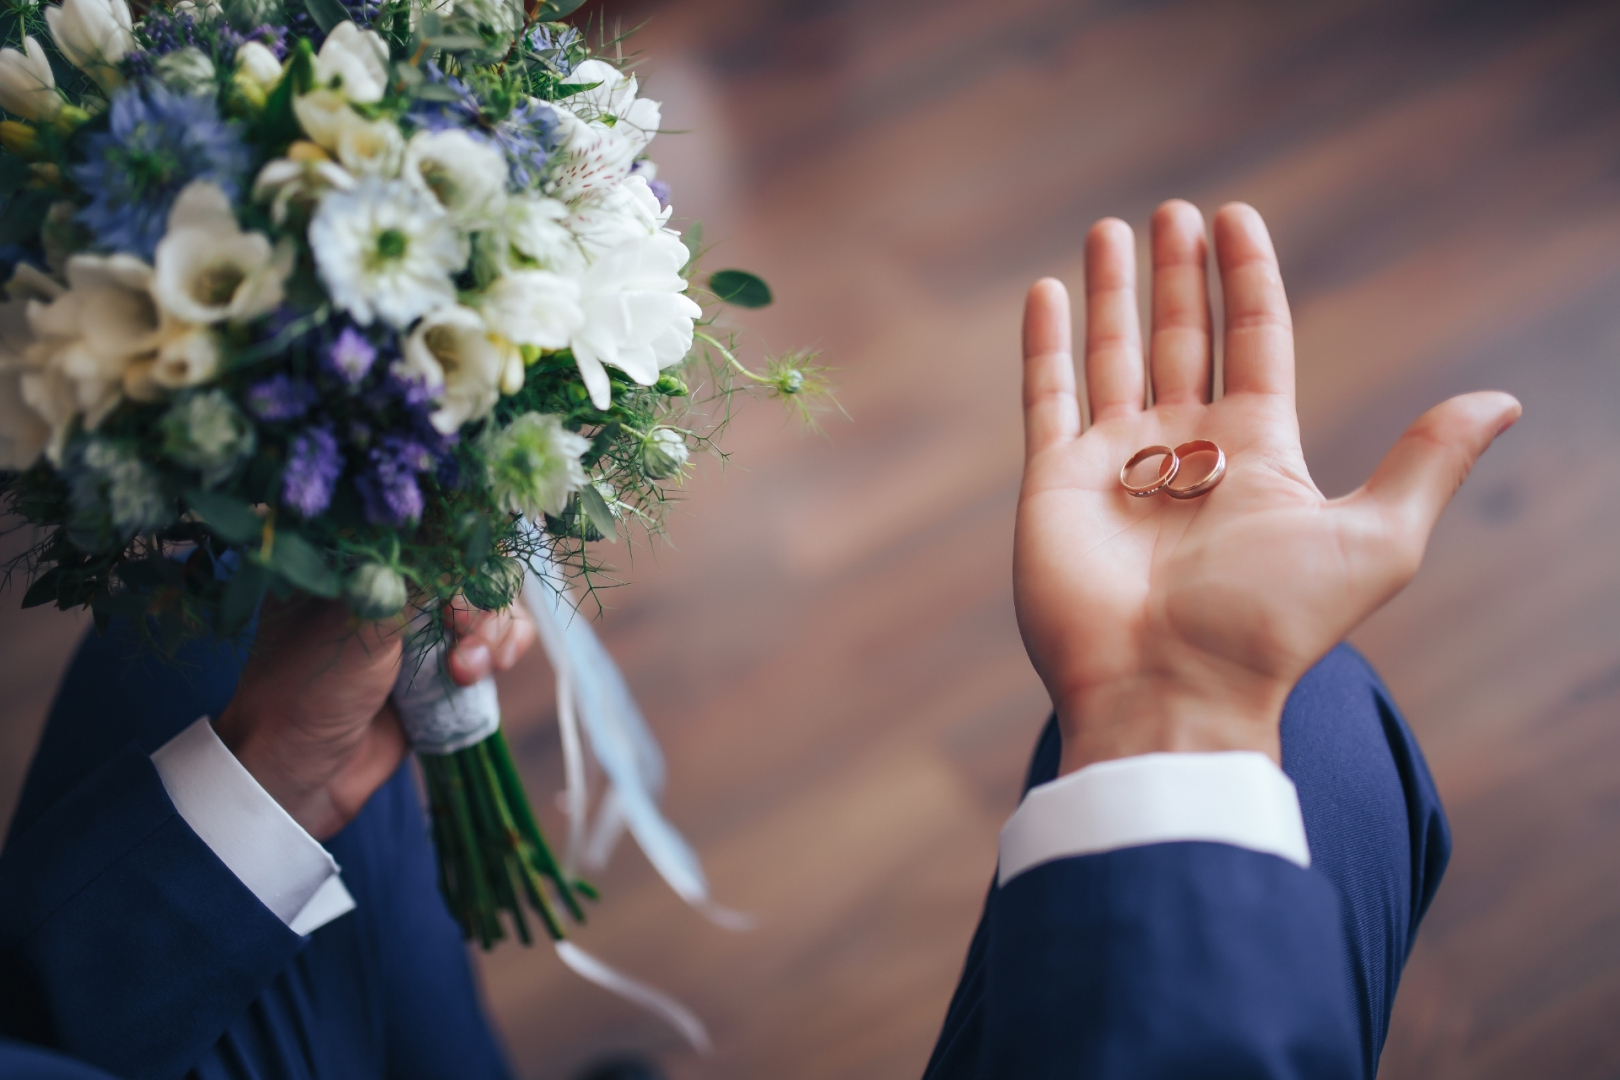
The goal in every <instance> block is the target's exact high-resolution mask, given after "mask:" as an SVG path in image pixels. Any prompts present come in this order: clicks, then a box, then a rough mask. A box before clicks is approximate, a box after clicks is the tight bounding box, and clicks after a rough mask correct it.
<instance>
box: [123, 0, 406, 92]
mask: <svg viewBox="0 0 1620 1080" xmlns="http://www.w3.org/2000/svg"><path fill="white" fill-rule="evenodd" d="M120 2H122V0H120ZM315 82H316V85H318V86H321V87H324V88H329V89H333V90H336V91H337V92H338V93H340V94H342V95H343V96H344V97H345V98H347V99H348V100H350V101H353V102H358V103H359V104H361V105H369V104H371V103H373V102H377V101H381V100H382V99H383V95H384V94H385V93H386V92H387V90H388V46H387V45H385V44H384V43H383V39H382V38H381V37H379V36H378V35H377V33H376V31H374V30H362V29H360V28H359V27H358V26H356V25H355V24H354V23H352V22H342V23H338V25H336V26H334V27H333V28H332V32H331V33H330V34H328V35H327V36H326V41H325V43H324V44H322V45H321V51H320V53H319V54H318V55H317V56H316V57H315Z"/></svg>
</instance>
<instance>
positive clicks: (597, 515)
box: [579, 484, 619, 541]
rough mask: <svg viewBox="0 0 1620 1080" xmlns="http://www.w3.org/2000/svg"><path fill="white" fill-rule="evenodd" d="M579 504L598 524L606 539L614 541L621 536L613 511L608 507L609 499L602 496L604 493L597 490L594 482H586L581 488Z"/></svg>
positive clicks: (597, 528)
mask: <svg viewBox="0 0 1620 1080" xmlns="http://www.w3.org/2000/svg"><path fill="white" fill-rule="evenodd" d="M579 505H580V507H581V509H583V510H584V511H585V517H586V518H587V519H588V520H589V521H590V523H591V524H592V525H595V526H596V530H597V531H598V532H600V533H601V534H602V538H603V539H604V540H609V541H612V540H617V539H618V538H619V530H618V526H617V525H616V523H615V522H614V520H613V511H611V510H609V509H608V504H607V500H606V499H604V498H602V493H601V492H600V491H597V490H596V486H595V485H594V484H586V485H585V486H584V487H582V488H580V489H579Z"/></svg>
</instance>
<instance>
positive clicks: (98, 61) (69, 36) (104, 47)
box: [45, 0, 135, 92]
mask: <svg viewBox="0 0 1620 1080" xmlns="http://www.w3.org/2000/svg"><path fill="white" fill-rule="evenodd" d="M45 23H46V25H47V26H49V27H50V30H51V39H52V40H53V41H55V42H56V47H57V48H58V49H60V50H62V55H63V56H65V57H67V60H68V63H70V64H72V65H73V66H74V67H76V68H78V69H79V70H80V71H82V72H84V73H85V74H86V75H88V76H90V77H91V78H92V79H94V80H96V82H98V83H100V84H101V88H102V89H103V90H106V91H108V92H111V91H112V90H115V89H117V88H118V87H119V86H121V85H122V84H123V81H124V77H123V76H122V75H120V74H119V73H118V68H117V64H118V62H119V61H120V60H122V59H123V58H124V56H125V55H126V54H127V53H128V52H129V50H130V49H132V48H134V47H135V36H134V34H133V33H132V32H131V30H130V27H131V25H132V24H131V23H130V18H129V5H128V4H127V3H125V2H124V0H62V6H61V7H48V8H46V9H45Z"/></svg>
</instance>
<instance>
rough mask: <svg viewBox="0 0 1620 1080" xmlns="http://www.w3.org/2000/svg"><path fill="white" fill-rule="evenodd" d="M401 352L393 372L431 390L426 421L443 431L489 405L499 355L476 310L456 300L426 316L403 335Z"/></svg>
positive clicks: (494, 396) (484, 412)
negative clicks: (434, 404) (434, 405)
mask: <svg viewBox="0 0 1620 1080" xmlns="http://www.w3.org/2000/svg"><path fill="white" fill-rule="evenodd" d="M404 354H405V355H404V359H403V360H401V361H399V362H398V363H397V364H396V365H395V368H394V370H395V372H396V373H397V374H399V375H403V376H405V377H406V378H415V379H419V380H421V381H422V382H423V384H424V385H426V386H427V387H428V389H429V390H432V391H434V392H435V394H436V396H437V397H438V401H439V407H438V409H436V410H435V411H434V413H433V416H432V417H431V419H432V421H433V426H434V427H436V428H438V429H439V430H440V431H442V432H444V433H445V434H446V435H448V434H450V433H451V432H453V431H456V430H458V429H459V428H460V427H461V425H462V424H465V423H467V422H468V421H469V420H481V419H483V418H484V417H485V416H488V415H489V410H490V409H492V408H494V407H495V402H496V401H497V400H498V399H499V397H500V378H501V368H502V366H503V361H504V357H503V356H502V351H501V349H500V348H498V347H497V346H496V344H495V342H493V341H491V340H490V338H489V330H488V328H486V327H485V326H484V320H483V319H481V318H479V316H478V312H476V311H473V310H472V309H471V308H466V307H462V306H461V305H459V304H457V305H455V306H452V307H443V308H440V309H439V310H437V311H434V312H432V313H430V314H428V315H427V316H425V317H424V318H423V319H422V321H421V322H419V323H417V324H416V329H414V330H412V331H411V336H410V337H408V338H406V339H405V349H404Z"/></svg>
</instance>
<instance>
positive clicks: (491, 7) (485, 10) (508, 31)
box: [441, 0, 524, 40]
mask: <svg viewBox="0 0 1620 1080" xmlns="http://www.w3.org/2000/svg"><path fill="white" fill-rule="evenodd" d="M449 7H450V5H449V4H447V5H446V6H445V9H441V14H445V15H448V14H449V13H450V11H449V10H448V9H449ZM454 10H455V13H456V15H457V16H459V17H460V18H463V19H467V20H469V21H471V22H474V23H477V24H478V25H479V26H481V27H484V28H486V29H488V30H489V31H490V32H491V33H492V34H495V35H496V36H498V37H501V38H505V39H508V40H510V39H511V37H512V35H514V34H516V33H517V32H518V31H519V30H521V29H522V28H523V21H524V20H523V4H522V3H521V2H517V0H460V2H459V3H457V4H455V5H454Z"/></svg>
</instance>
